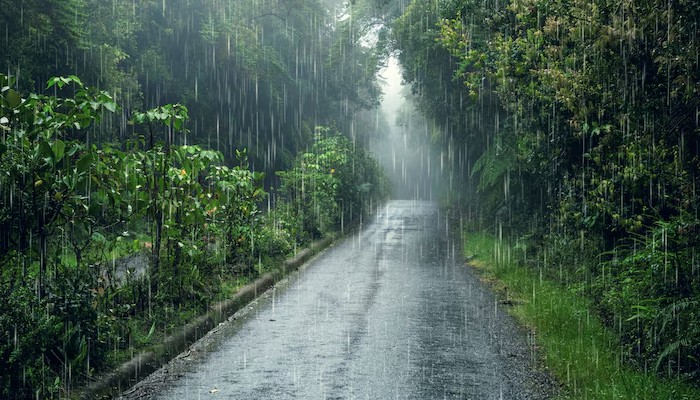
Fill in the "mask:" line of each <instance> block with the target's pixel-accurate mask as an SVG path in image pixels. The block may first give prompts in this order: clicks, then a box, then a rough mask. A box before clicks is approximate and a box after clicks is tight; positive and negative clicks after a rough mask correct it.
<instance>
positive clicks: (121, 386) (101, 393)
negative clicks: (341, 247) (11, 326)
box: [70, 231, 348, 399]
mask: <svg viewBox="0 0 700 400" xmlns="http://www.w3.org/2000/svg"><path fill="white" fill-rule="evenodd" d="M347 233H348V232H347V231H346V232H345V234H347ZM345 234H341V233H340V232H334V233H331V234H329V235H327V236H326V237H324V238H322V239H319V240H317V241H314V242H313V243H311V244H310V245H309V246H308V247H306V248H304V249H302V250H300V251H298V252H297V253H296V255H295V256H293V257H291V258H288V259H286V260H284V261H283V262H282V264H281V266H280V268H279V269H277V270H275V271H273V272H267V273H265V274H264V275H262V276H260V277H259V278H258V279H256V280H255V281H253V282H251V283H249V284H247V285H245V286H243V287H242V288H240V289H239V290H238V291H236V293H235V294H234V295H233V296H232V297H231V298H229V299H227V300H223V301H219V302H216V303H213V304H212V305H210V306H209V311H207V312H206V313H205V314H202V315H200V316H198V317H196V318H195V319H194V320H192V322H190V323H188V324H186V325H183V326H182V328H181V331H180V332H179V333H177V334H175V335H171V336H168V337H167V338H166V339H165V340H164V341H163V343H161V344H158V345H156V346H155V347H154V348H153V349H152V350H150V351H144V352H141V353H139V354H137V355H136V356H134V357H132V358H131V359H130V360H128V361H126V362H124V363H122V364H121V365H119V366H117V367H116V368H114V369H113V370H112V371H111V372H108V373H106V374H105V375H103V376H100V377H99V378H98V379H97V380H96V381H94V382H92V383H91V384H89V385H87V386H84V387H81V388H79V389H78V390H76V391H75V392H74V394H73V395H72V396H70V397H71V398H75V399H95V398H104V397H110V396H112V397H113V396H114V395H115V394H118V393H121V392H123V391H125V390H127V389H128V388H130V387H131V386H133V385H134V384H136V383H138V382H139V381H141V380H142V379H144V378H146V377H147V376H148V375H150V374H151V373H153V372H155V371H156V370H157V369H158V368H160V367H161V366H163V365H165V364H166V363H167V362H168V361H170V360H172V359H173V358H175V357H177V355H178V354H180V353H182V352H183V351H185V350H187V348H189V346H191V345H192V344H193V343H195V342H196V341H197V340H199V339H201V338H202V337H204V336H205V335H206V334H207V333H208V332H209V331H211V330H212V329H214V328H215V327H216V326H217V325H218V324H219V323H221V322H222V321H224V320H226V319H227V318H229V317H230V316H232V315H233V314H235V313H236V312H237V311H238V310H240V309H242V308H244V307H245V306H246V305H248V304H249V303H250V302H252V301H253V300H255V299H257V298H258V297H259V296H260V295H262V294H263V293H265V291H266V290H267V289H269V288H270V287H272V286H274V285H275V284H276V283H277V282H279V281H280V280H282V279H283V278H285V277H286V276H288V275H289V274H290V273H292V272H294V271H296V270H298V269H299V268H300V267H301V266H302V265H304V263H306V262H307V261H309V260H310V259H311V258H312V257H314V256H315V255H317V254H319V253H320V252H321V251H323V250H325V249H326V248H328V247H330V246H331V245H332V244H333V243H335V241H336V240H338V239H340V238H342V237H343V236H345Z"/></svg>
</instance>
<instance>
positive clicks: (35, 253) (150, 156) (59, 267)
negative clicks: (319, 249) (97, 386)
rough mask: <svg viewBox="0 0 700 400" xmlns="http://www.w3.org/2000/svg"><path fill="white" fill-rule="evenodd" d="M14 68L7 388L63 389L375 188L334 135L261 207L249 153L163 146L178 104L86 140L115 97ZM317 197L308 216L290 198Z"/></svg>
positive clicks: (369, 198)
mask: <svg viewBox="0 0 700 400" xmlns="http://www.w3.org/2000/svg"><path fill="white" fill-rule="evenodd" d="M12 80H13V78H12V77H7V76H4V75H0V83H2V85H0V86H2V93H1V96H0V124H1V125H0V128H2V132H1V134H2V141H1V142H0V167H1V168H0V170H1V171H2V173H1V174H0V195H1V196H2V197H1V200H2V201H1V202H0V204H1V205H2V207H1V208H0V235H1V236H0V237H1V238H2V241H0V243H1V244H2V245H1V246H0V292H1V293H2V296H3V299H5V301H3V303H2V306H0V322H2V323H1V324H0V326H1V328H0V371H2V373H1V374H0V379H1V384H2V386H0V390H1V392H0V393H1V394H2V397H3V398H29V397H36V396H38V397H41V398H51V397H59V396H65V395H67V394H69V393H70V390H71V388H72V386H73V385H74V384H76V383H79V382H81V381H85V379H86V378H88V377H92V376H94V374H95V373H97V372H99V371H100V370H102V369H103V368H104V366H105V365H109V364H110V363H114V362H115V361H118V360H120V359H121V358H123V357H124V356H125V355H128V353H129V352H130V351H133V349H134V348H138V347H139V346H142V345H144V344H147V343H148V339H149V338H150V337H151V336H153V335H156V336H158V335H165V334H167V333H168V332H171V331H172V330H173V329H177V326H178V324H179V323H180V322H181V321H180V319H182V318H187V316H188V315H192V314H193V313H197V312H202V311H204V310H206V309H207V307H208V305H209V303H210V302H211V301H212V300H214V299H215V298H216V297H217V296H219V295H221V294H222V290H223V288H225V287H227V285H228V286H230V285H231V284H232V283H233V282H236V281H239V280H240V279H251V278H254V277H255V276H257V275H258V274H259V273H261V272H263V271H264V270H265V269H268V268H274V267H275V266H276V265H278V264H279V263H280V262H281V260H282V258H283V257H285V256H288V255H289V254H290V253H291V252H292V251H293V250H294V249H296V248H297V247H298V246H302V245H304V244H305V243H306V242H307V241H308V240H310V239H312V238H315V237H318V236H319V235H320V234H322V233H325V232H328V231H330V230H333V229H337V228H340V226H339V224H338V223H337V222H338V221H341V220H342V219H343V218H346V219H347V221H353V220H355V219H357V218H360V217H361V215H362V214H363V213H367V212H368V211H370V210H371V206H372V204H375V203H376V202H378V201H380V200H381V199H382V198H383V197H384V196H385V195H386V191H385V190H386V185H384V180H383V178H382V171H381V170H380V169H379V168H378V167H377V164H376V162H374V161H373V160H371V159H370V158H369V157H367V156H366V155H365V154H364V153H363V152H362V151H359V150H353V148H352V146H350V142H349V141H348V139H345V138H344V137H342V136H340V135H339V134H335V135H333V136H332V137H331V136H329V137H328V138H326V139H321V138H320V137H319V139H318V141H317V142H316V143H315V144H314V145H313V147H312V149H311V152H310V153H303V154H300V155H299V157H298V158H297V161H295V167H294V168H293V169H292V170H290V171H289V172H282V173H280V175H282V176H283V177H284V178H283V180H284V181H285V184H284V188H285V190H286V191H287V192H286V193H290V194H291V193H295V194H292V195H290V197H289V200H288V203H285V201H283V200H281V199H280V200H278V207H279V211H273V212H271V213H269V215H267V216H266V215H264V214H263V213H262V212H261V209H260V205H261V204H262V203H263V202H264V201H265V200H266V199H267V193H266V192H265V191H264V190H263V188H262V180H263V174H262V173H259V172H254V171H251V169H250V168H249V165H248V161H247V156H246V152H245V151H238V152H237V159H238V162H237V165H235V166H233V167H229V166H227V165H226V164H225V163H224V156H223V154H222V153H221V152H217V151H213V150H206V149H204V148H202V147H200V146H197V145H176V144H175V143H176V142H177V141H178V140H176V138H177V137H178V136H185V135H187V134H188V132H187V130H186V129H185V123H186V121H187V118H188V110H187V108H186V107H184V106H183V105H180V104H175V105H166V106H161V107H157V108H154V109H151V110H148V111H146V112H134V113H133V117H132V121H131V123H132V124H133V125H134V127H135V128H134V129H135V131H136V134H134V135H133V136H131V137H130V138H129V139H128V140H126V141H125V142H124V143H121V144H120V146H119V147H120V148H115V147H114V146H110V145H106V144H104V145H102V146H98V145H96V144H94V143H89V142H87V141H86V140H89V137H90V132H91V129H92V128H93V126H94V125H96V124H99V123H100V119H101V118H102V117H103V116H104V115H108V114H109V113H116V112H119V107H118V106H117V104H116V102H115V101H114V99H113V97H112V96H111V95H109V94H108V93H106V92H104V91H100V90H96V89H93V88H88V87H85V86H84V85H83V83H82V82H81V80H80V79H79V78H77V77H75V76H70V77H67V78H51V79H50V80H49V82H48V89H52V90H53V89H55V91H56V92H57V93H60V96H59V95H56V96H49V95H38V94H30V95H28V96H22V95H21V94H20V93H19V92H17V91H16V90H15V89H12V88H10V87H11V86H13V82H12ZM324 131H327V130H326V129H325V128H318V132H324ZM310 162H314V163H316V164H315V166H312V164H310ZM309 169H310V170H312V171H313V172H312V173H306V172H304V171H309ZM296 176H301V177H302V178H301V179H302V187H303V188H304V189H302V191H301V192H300V193H298V194H296V192H294V190H293V189H291V188H293V187H295V186H294V185H295V181H294V179H295V178H294V177H296ZM304 180H305V181H306V182H307V184H306V186H304V183H303V182H304ZM341 186H343V187H342V188H341ZM310 199H313V201H310ZM316 201H322V202H323V206H324V207H323V218H320V219H314V218H312V217H311V215H310V214H307V212H310V211H309V210H310V209H307V208H300V207H299V206H300V205H301V204H315V202H316ZM336 204H340V205H341V206H336ZM295 221H301V222H302V223H301V224H296V223H295ZM317 221H323V222H322V223H321V222H317ZM134 260H136V262H135V261H134ZM138 260H141V261H140V262H138ZM146 332H148V333H146Z"/></svg>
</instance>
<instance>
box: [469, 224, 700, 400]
mask: <svg viewBox="0 0 700 400" xmlns="http://www.w3.org/2000/svg"><path fill="white" fill-rule="evenodd" d="M517 251H519V250H517V249H516V248H515V247H514V246H509V245H508V244H506V243H503V242H500V241H498V240H496V239H495V238H494V237H493V236H492V235H486V234H481V233H467V234H466V235H465V237H464V253H465V255H466V256H467V257H470V258H471V261H470V264H472V265H473V266H474V267H476V268H477V269H478V270H480V271H481V273H482V276H483V278H484V280H486V281H488V282H490V283H491V284H492V285H493V286H494V288H495V290H496V291H497V292H500V294H501V295H502V296H507V297H508V298H509V299H510V300H511V301H512V303H513V306H512V308H511V313H512V314H513V315H514V316H515V317H516V318H518V319H519V321H520V322H521V323H522V324H523V325H525V326H527V327H529V328H530V329H532V330H533V331H534V333H535V337H536V342H537V346H538V347H539V348H540V352H541V356H542V359H543V362H544V364H545V365H546V366H547V367H548V368H549V369H550V370H551V371H552V372H553V373H554V375H555V376H556V378H557V379H558V380H559V382H561V384H562V385H563V387H564V390H563V391H562V393H561V394H560V396H559V398H561V399H700V389H697V388H693V387H690V386H689V385H687V384H685V383H683V382H680V381H677V380H666V379H662V378H660V377H658V376H657V375H654V374H648V373H644V372H642V371H636V370H633V369H631V368H629V367H627V366H624V365H621V364H620V362H619V360H620V357H619V351H618V348H617V347H618V345H617V343H618V341H617V338H616V337H615V334H614V333H613V332H611V331H610V330H609V329H607V328H606V327H605V326H603V324H602V323H601V322H600V320H599V319H598V318H597V317H596V316H595V314H594V313H593V312H592V311H591V310H593V306H592V304H591V303H590V301H589V300H587V299H586V298H584V297H582V296H581V295H580V294H575V293H574V292H572V291H570V290H568V289H566V288H563V287H561V286H560V285H558V284H556V283H553V282H550V281H547V280H546V279H542V278H541V276H540V275H539V274H538V273H536V272H535V271H533V270H531V269H530V268H526V267H523V266H521V265H519V264H518V263H517V262H516V261H515V259H516V258H517V257H514V255H515V253H516V252H517Z"/></svg>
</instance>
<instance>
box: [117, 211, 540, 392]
mask: <svg viewBox="0 0 700 400" xmlns="http://www.w3.org/2000/svg"><path fill="white" fill-rule="evenodd" d="M447 230H448V224H447V221H446V219H445V218H444V217H443V216H442V215H441V214H440V212H439V211H438V209H437V207H436V206H435V205H433V204H431V203H426V202H413V201H392V202H390V203H388V204H387V205H386V206H385V207H384V208H383V209H382V210H381V212H379V213H378V214H377V215H376V216H375V217H373V221H372V222H371V223H369V224H365V227H364V228H363V229H362V230H360V231H359V232H357V233H355V234H354V235H353V236H350V237H348V238H346V239H344V240H342V241H340V242H338V243H337V244H336V245H335V246H334V247H332V248H330V249H328V250H327V251H326V252H324V253H323V254H322V255H320V256H319V257H317V258H316V259H315V260H314V261H312V262H311V263H310V264H309V265H308V267H307V268H304V269H303V270H302V271H301V272H299V273H298V274H297V275H295V276H293V277H292V278H290V279H288V280H287V281H286V282H283V283H282V285H279V286H278V287H276V288H275V289H274V290H271V292H270V293H268V294H267V296H265V298H263V299H262V300H259V301H257V302H256V303H255V304H254V305H253V306H251V307H249V308H248V309H246V310H247V311H246V312H245V313H244V314H245V315H241V316H239V317H238V318H237V319H236V321H233V322H232V323H230V324H229V325H230V326H226V327H223V328H222V329H221V332H219V333H218V339H209V340H210V341H212V342H213V343H214V344H210V345H208V346H205V347H206V348H207V350H206V351H202V352H201V354H200V355H199V356H197V357H194V358H192V359H189V357H190V354H188V355H187V356H185V357H181V358H180V359H179V360H175V364H173V365H168V366H166V367H165V368H164V369H162V370H160V371H158V372H156V373H155V374H154V375H153V376H152V377H150V378H149V379H147V380H146V381H145V382H143V383H142V384H140V385H139V386H137V387H136V389H135V390H132V391H131V392H130V393H131V396H132V397H139V398H144V397H146V398H158V399H224V398H226V399H354V398H357V399H433V398H435V399H443V398H449V399H451V398H456V399H531V398H547V397H548V391H549V389H547V386H549V385H550V383H549V382H548V381H547V378H546V377H545V376H544V374H543V373H542V372H541V371H539V372H538V371H533V368H532V365H531V361H532V359H533V358H534V355H533V353H532V351H531V349H532V346H530V345H529V344H528V335H527V333H526V332H525V331H524V330H522V329H520V328H518V327H517V326H516V325H515V324H514V323H513V321H512V320H511V318H510V317H508V316H507V313H506V311H505V310H504V309H502V307H504V306H502V305H501V303H500V302H499V301H498V299H496V298H495V297H494V295H493V294H492V293H491V292H490V291H489V290H488V289H486V288H485V287H484V286H483V284H482V283H481V282H480V281H479V280H478V278H477V276H476V274H475V273H474V272H473V271H472V270H471V269H470V268H468V267H465V266H464V263H463V261H462V260H461V259H460V257H459V251H460V250H459V245H458V244H457V243H454V242H452V241H450V240H449V239H448V235H447ZM543 382H544V383H543Z"/></svg>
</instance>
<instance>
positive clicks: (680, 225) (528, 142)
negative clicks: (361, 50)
mask: <svg viewBox="0 0 700 400" xmlns="http://www.w3.org/2000/svg"><path fill="white" fill-rule="evenodd" d="M699 17H700V4H699V3H697V2H694V1H683V0H681V1H665V0H663V1H659V0H644V1H635V2H631V1H606V0H603V1H540V0H511V1H505V2H503V1H484V2H482V1H470V0H449V1H437V0H427V1H412V2H411V3H410V5H409V6H408V7H407V8H406V9H405V12H404V13H403V14H402V15H401V16H400V17H399V18H398V19H397V20H396V21H395V23H394V25H393V32H392V43H393V45H394V46H395V48H396V49H397V50H398V51H399V52H398V57H399V60H400V62H401V65H402V66H403V69H404V80H405V81H406V82H407V83H410V85H411V88H412V91H413V93H414V94H415V98H416V101H417V102H418V106H419V109H420V110H421V111H422V112H424V113H425V114H426V116H428V117H430V118H432V120H434V121H435V123H436V124H438V126H439V127H440V133H441V134H440V135H439V137H438V138H436V142H437V143H441V145H442V146H443V148H444V149H445V150H446V151H447V152H448V155H449V159H450V160H451V165H452V166H453V169H452V171H451V173H452V174H453V175H454V178H455V179H457V180H459V181H460V182H462V186H461V187H459V188H458V189H453V190H451V191H450V192H449V195H450V196H451V197H452V200H453V201H454V202H456V203H458V204H459V210H460V212H461V213H463V215H464V217H465V220H467V221H468V222H469V223H470V225H471V228H472V229H478V230H487V231H490V232H492V233H495V234H496V236H497V237H500V238H504V239H503V240H506V238H507V239H508V240H510V241H511V242H512V243H513V244H515V245H516V248H517V249H519V251H517V254H513V256H514V257H515V256H516V255H517V257H519V258H520V259H521V261H522V263H523V264H525V265H528V266H529V268H531V269H533V270H535V271H539V276H540V279H542V278H547V279H551V280H553V281H556V282H559V283H561V284H562V285H564V286H566V287H568V288H569V290H571V291H573V292H575V293H577V294H579V295H580V296H585V297H588V298H590V299H591V300H592V301H593V304H594V307H595V310H594V311H595V312H596V314H597V315H599V316H600V318H601V319H602V320H603V321H604V323H605V324H606V325H607V326H609V327H610V329H611V330H612V331H615V332H618V333H619V340H620V344H619V348H620V349H621V356H620V358H621V361H622V362H623V363H625V364H627V365H632V366H636V367H637V368H639V369H641V370H644V371H648V372H649V373H654V372H658V373H660V374H662V375H664V376H668V377H676V378H681V379H686V380H688V381H690V382H693V381H694V382H697V379H698V377H699V375H698V374H699V373H700V361H699V360H700V311H699V310H700V307H699V306H700V303H699V302H700V299H699V298H698V295H699V294H700V241H699V240H698V238H699V235H698V233H699V232H700V220H699V219H698V218H699V216H698V207H699V206H700V196H699V195H698V192H697V190H698V189H697V188H698V187H699V185H700V125H699V123H698V120H699V116H700V114H699V111H698V106H699V105H700V76H699V75H700V68H699V67H700V65H699V60H700V58H699V54H700V42H699V41H698V38H699V37H700V35H699V31H698V19H699Z"/></svg>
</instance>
